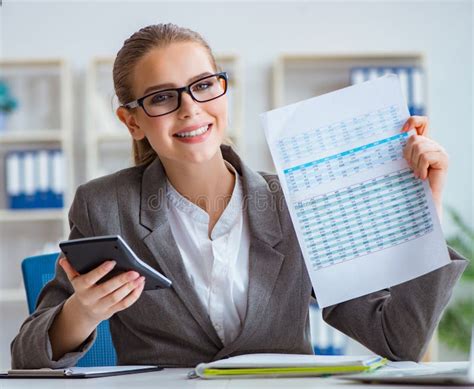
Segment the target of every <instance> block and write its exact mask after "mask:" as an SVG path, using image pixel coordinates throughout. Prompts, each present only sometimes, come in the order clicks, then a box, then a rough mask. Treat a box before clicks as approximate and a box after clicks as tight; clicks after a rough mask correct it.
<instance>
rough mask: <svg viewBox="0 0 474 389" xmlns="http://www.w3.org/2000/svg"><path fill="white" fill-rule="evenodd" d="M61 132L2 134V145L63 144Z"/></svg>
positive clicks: (42, 131)
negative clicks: (30, 143) (26, 143)
mask: <svg viewBox="0 0 474 389" xmlns="http://www.w3.org/2000/svg"><path fill="white" fill-rule="evenodd" d="M62 140H63V135H62V132H61V130H27V131H26V130H25V131H11V132H4V133H2V134H0V143H4V144H5V143H25V142H28V143H29V142H61V141H62Z"/></svg>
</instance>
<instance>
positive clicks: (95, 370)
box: [0, 365, 163, 378]
mask: <svg viewBox="0 0 474 389" xmlns="http://www.w3.org/2000/svg"><path fill="white" fill-rule="evenodd" d="M162 369H163V368H161V367H158V366H152V365H127V366H97V367H68V368H64V369H12V370H8V372H2V373H0V378H94V377H109V376H114V375H123V374H136V373H147V372H150V371H158V370H162Z"/></svg>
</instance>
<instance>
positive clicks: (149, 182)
mask: <svg viewBox="0 0 474 389" xmlns="http://www.w3.org/2000/svg"><path fill="white" fill-rule="evenodd" d="M165 177H166V176H165V172H164V169H163V166H162V164H161V162H160V160H159V159H158V158H157V159H156V160H155V161H154V162H152V163H151V164H150V165H149V166H148V167H147V168H146V170H145V171H144V174H143V178H142V191H141V204H140V224H142V225H143V226H144V227H146V228H147V229H149V231H150V233H149V234H148V235H147V236H145V237H144V239H143V242H144V243H145V245H146V246H147V248H148V249H149V250H150V252H151V254H152V255H153V256H154V258H155V260H156V262H158V264H159V266H160V269H161V270H162V271H163V273H164V275H165V276H166V277H168V278H169V279H170V280H171V281H172V282H173V285H172V288H173V289H174V290H175V291H176V293H177V294H178V296H179V297H180V299H181V300H182V302H183V303H184V305H185V306H186V308H187V309H188V310H189V312H190V313H191V315H192V316H193V318H194V319H195V320H196V322H197V323H198V324H199V325H200V326H201V327H202V329H203V330H204V332H205V333H206V334H207V335H208V337H209V338H210V339H211V340H212V341H213V342H214V344H215V345H216V346H217V347H219V348H221V347H222V342H221V340H220V339H219V336H218V335H217V333H216V331H215V330H214V327H213V326H212V323H211V321H210V319H209V316H208V314H207V312H206V310H205V308H204V306H203V305H202V303H201V301H200V300H199V298H198V296H197V294H196V291H195V289H194V288H193V286H192V285H191V282H190V280H189V277H188V274H187V272H186V269H185V267H184V263H183V260H182V258H181V254H180V252H179V248H178V246H177V244H176V241H175V239H174V237H173V234H172V231H171V227H170V224H169V222H168V218H167V211H168V205H167V200H166V179H165Z"/></svg>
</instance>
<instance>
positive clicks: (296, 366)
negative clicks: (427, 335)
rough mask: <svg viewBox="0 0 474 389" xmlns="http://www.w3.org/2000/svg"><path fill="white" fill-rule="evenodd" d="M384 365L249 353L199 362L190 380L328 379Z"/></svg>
mask: <svg viewBox="0 0 474 389" xmlns="http://www.w3.org/2000/svg"><path fill="white" fill-rule="evenodd" d="M385 362H386V359H384V358H382V357H379V356H336V355H299V354H246V355H239V356H236V357H231V358H227V359H221V360H218V361H214V362H210V363H200V364H199V365H197V366H196V368H195V369H194V370H192V371H191V372H189V374H188V378H206V379H210V378H250V377H308V376H313V377H314V376H327V375H333V374H348V373H355V372H361V371H368V370H374V369H377V368H378V367H380V366H382V365H383V364H385Z"/></svg>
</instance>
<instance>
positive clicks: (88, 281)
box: [81, 261, 117, 288]
mask: <svg viewBox="0 0 474 389" xmlns="http://www.w3.org/2000/svg"><path fill="white" fill-rule="evenodd" d="M116 264H117V262H115V261H105V262H104V263H102V264H101V265H100V266H97V267H96V268H95V269H93V270H91V271H90V272H88V273H86V274H83V275H82V276H81V281H82V282H81V284H82V285H83V286H84V287H85V288H90V287H92V286H94V285H95V283H96V282H97V281H99V280H100V279H101V278H102V277H104V276H105V275H107V274H108V273H109V272H110V271H111V270H112V269H113V268H114V267H115V265H116Z"/></svg>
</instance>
